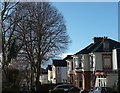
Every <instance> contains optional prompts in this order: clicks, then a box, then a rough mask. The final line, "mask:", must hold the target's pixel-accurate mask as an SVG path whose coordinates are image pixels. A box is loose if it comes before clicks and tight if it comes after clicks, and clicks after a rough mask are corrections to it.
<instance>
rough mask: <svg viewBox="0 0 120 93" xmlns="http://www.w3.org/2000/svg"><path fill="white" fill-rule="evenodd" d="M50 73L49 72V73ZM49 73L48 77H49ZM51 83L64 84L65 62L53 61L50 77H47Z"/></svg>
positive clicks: (65, 77)
mask: <svg viewBox="0 0 120 93" xmlns="http://www.w3.org/2000/svg"><path fill="white" fill-rule="evenodd" d="M50 73H51V72H50ZM50 73H49V74H48V75H50ZM49 77H50V78H49V79H50V80H51V81H52V83H64V82H66V79H67V62H66V61H64V60H53V63H52V76H49Z"/></svg>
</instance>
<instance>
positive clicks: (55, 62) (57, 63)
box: [53, 59, 67, 67]
mask: <svg viewBox="0 0 120 93" xmlns="http://www.w3.org/2000/svg"><path fill="white" fill-rule="evenodd" d="M53 65H54V66H58V67H66V66H67V62H66V61H65V60H55V59H54V60H53Z"/></svg>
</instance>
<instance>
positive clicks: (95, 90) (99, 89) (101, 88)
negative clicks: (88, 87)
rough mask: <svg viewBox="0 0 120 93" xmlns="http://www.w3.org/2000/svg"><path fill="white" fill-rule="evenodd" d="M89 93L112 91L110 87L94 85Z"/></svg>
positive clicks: (110, 92)
mask: <svg viewBox="0 0 120 93" xmlns="http://www.w3.org/2000/svg"><path fill="white" fill-rule="evenodd" d="M89 93H113V90H112V88H110V87H96V88H95V89H94V90H92V91H90V92H89Z"/></svg>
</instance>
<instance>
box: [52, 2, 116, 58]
mask: <svg viewBox="0 0 120 93" xmlns="http://www.w3.org/2000/svg"><path fill="white" fill-rule="evenodd" d="M52 5H53V6H55V7H56V8H57V9H58V12H60V13H61V14H62V15H63V16H64V19H65V24H66V27H67V33H68V34H69V37H70V40H71V41H72V43H71V44H69V46H68V50H67V51H66V52H65V53H64V54H62V55H60V56H61V57H65V56H66V55H68V54H75V53H76V52H78V51H80V50H81V49H83V48H85V47H86V46H87V45H89V44H90V43H92V42H93V37H104V36H107V37H108V38H111V39H114V40H116V41H117V40H118V3H117V2H52Z"/></svg>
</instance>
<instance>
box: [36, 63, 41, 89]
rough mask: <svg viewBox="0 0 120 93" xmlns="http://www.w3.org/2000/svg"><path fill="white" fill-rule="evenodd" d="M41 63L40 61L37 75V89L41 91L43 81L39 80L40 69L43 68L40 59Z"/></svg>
mask: <svg viewBox="0 0 120 93" xmlns="http://www.w3.org/2000/svg"><path fill="white" fill-rule="evenodd" d="M38 62H39V63H38V67H37V73H36V74H37V75H36V90H37V91H40V90H41V89H40V86H41V82H40V81H39V80H40V69H41V64H40V63H41V62H40V61H38Z"/></svg>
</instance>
